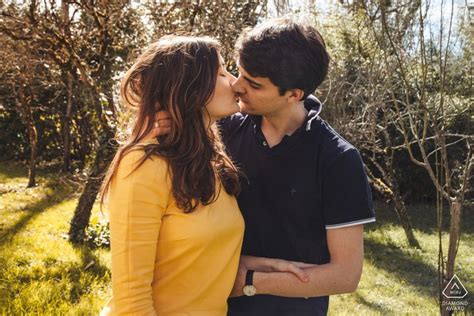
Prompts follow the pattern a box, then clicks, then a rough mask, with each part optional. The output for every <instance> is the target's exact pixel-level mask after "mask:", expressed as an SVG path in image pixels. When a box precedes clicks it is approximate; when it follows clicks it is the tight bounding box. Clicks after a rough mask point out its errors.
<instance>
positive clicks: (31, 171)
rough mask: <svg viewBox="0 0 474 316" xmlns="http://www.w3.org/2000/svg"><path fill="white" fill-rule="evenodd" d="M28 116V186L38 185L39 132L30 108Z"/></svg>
mask: <svg viewBox="0 0 474 316" xmlns="http://www.w3.org/2000/svg"><path fill="white" fill-rule="evenodd" d="M29 112H30V113H29V118H28V135H29V138H30V147H31V152H30V166H29V168H28V185H27V187H28V188H31V187H34V186H35V185H36V158H37V156H38V132H37V131H36V127H35V124H34V123H33V114H32V113H31V109H29Z"/></svg>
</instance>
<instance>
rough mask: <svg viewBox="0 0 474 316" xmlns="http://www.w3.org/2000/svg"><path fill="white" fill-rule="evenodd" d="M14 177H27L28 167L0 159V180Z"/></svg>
mask: <svg viewBox="0 0 474 316" xmlns="http://www.w3.org/2000/svg"><path fill="white" fill-rule="evenodd" d="M14 178H26V179H28V167H26V166H23V165H19V164H15V163H11V162H7V161H0V180H3V179H14Z"/></svg>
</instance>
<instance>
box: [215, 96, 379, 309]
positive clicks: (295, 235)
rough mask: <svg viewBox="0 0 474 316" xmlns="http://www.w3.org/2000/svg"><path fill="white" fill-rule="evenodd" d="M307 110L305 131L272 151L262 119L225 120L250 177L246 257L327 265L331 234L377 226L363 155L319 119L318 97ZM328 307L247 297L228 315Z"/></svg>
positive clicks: (244, 205) (231, 147) (323, 302)
mask: <svg viewBox="0 0 474 316" xmlns="http://www.w3.org/2000/svg"><path fill="white" fill-rule="evenodd" d="M305 107H306V108H307V109H308V111H309V112H308V116H307V118H306V120H305V122H304V123H303V124H302V125H301V127H300V128H298V129H297V130H296V131H295V132H294V133H293V134H292V135H291V136H288V135H286V136H284V138H283V139H282V141H281V142H280V143H279V144H277V145H275V146H273V147H272V148H270V147H269V146H268V144H267V142H266V140H265V137H264V135H263V133H262V131H261V128H260V124H261V117H259V116H251V115H244V114H242V113H237V114H234V115H233V116H231V117H229V118H226V119H223V120H221V121H220V122H219V125H220V128H221V133H222V139H223V141H224V143H225V145H226V149H227V151H228V153H229V155H230V156H231V157H232V159H233V161H234V162H235V163H236V165H237V166H238V167H239V168H240V169H241V170H242V171H243V172H244V174H245V175H246V178H243V179H242V181H241V183H242V191H241V194H240V195H239V197H238V204H239V207H240V210H241V211H242V214H243V217H244V219H245V235H244V242H243V248H242V254H244V255H252V256H259V257H268V258H280V259H286V260H294V261H301V262H307V263H316V264H324V263H328V262H329V261H330V256H329V250H328V246H327V240H326V230H327V229H337V228H341V227H347V226H351V225H357V224H365V223H370V222H373V221H375V214H374V211H373V207H372V196H371V190H370V187H369V184H368V181H367V175H366V173H365V171H364V166H363V163H362V159H361V157H360V155H359V152H358V151H357V150H356V149H355V148H354V147H353V146H352V145H351V144H349V143H348V142H347V141H346V140H344V139H343V138H342V137H341V136H340V135H338V134H337V133H336V132H335V131H334V130H333V129H332V128H331V126H329V124H328V123H326V122H325V121H324V120H323V119H321V118H320V117H319V112H320V111H321V104H320V102H319V101H318V100H317V99H316V98H315V97H314V96H310V97H309V98H307V99H306V100H305ZM257 291H258V289H257ZM328 302H329V298H328V297H327V296H325V297H315V298H309V299H305V298H285V297H277V296H271V295H256V296H253V297H246V296H243V297H238V298H232V299H229V315H318V314H326V312H327V308H328Z"/></svg>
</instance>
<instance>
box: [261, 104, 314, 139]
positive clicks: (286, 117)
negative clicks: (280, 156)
mask: <svg viewBox="0 0 474 316" xmlns="http://www.w3.org/2000/svg"><path fill="white" fill-rule="evenodd" d="M307 116H308V111H307V110H306V109H305V108H304V105H303V102H298V103H297V104H291V105H289V106H288V107H286V108H283V109H282V110H281V111H278V112H275V113H272V114H271V115H265V116H262V125H261V128H262V133H263V134H264V135H265V138H266V140H267V143H268V145H269V146H270V147H273V146H275V145H277V144H279V143H280V141H281V140H282V139H283V137H284V136H285V135H291V134H293V133H294V131H296V130H297V129H298V128H299V127H300V126H301V124H303V122H304V121H305V120H306V117H307Z"/></svg>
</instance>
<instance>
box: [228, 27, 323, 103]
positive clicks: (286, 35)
mask: <svg viewBox="0 0 474 316" xmlns="http://www.w3.org/2000/svg"><path fill="white" fill-rule="evenodd" d="M236 49H237V53H238V59H239V63H240V66H242V67H243V68H244V69H245V71H246V72H247V73H248V74H249V75H251V76H253V77H268V78H269V79H270V80H271V82H272V83H273V84H274V85H276V86H278V88H279V90H280V95H283V94H284V93H285V92H286V91H287V90H289V89H301V90H303V91H304V97H306V96H308V94H310V93H312V92H313V91H314V90H315V89H316V88H317V87H318V86H319V85H320V84H321V83H322V82H323V81H324V79H325V78H326V75H327V73H328V67H329V54H328V53H327V51H326V44H325V43H324V40H323V38H322V36H321V34H319V32H318V31H317V30H316V29H315V28H314V27H312V26H310V25H306V24H302V23H298V22H295V21H293V20H292V19H290V18H278V19H271V20H267V21H266V22H264V23H262V24H259V25H257V26H255V27H254V28H253V29H246V30H244V31H243V32H242V34H241V35H240V37H239V39H238V40H237V44H236Z"/></svg>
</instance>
